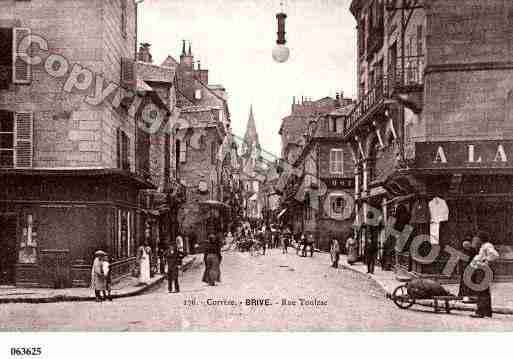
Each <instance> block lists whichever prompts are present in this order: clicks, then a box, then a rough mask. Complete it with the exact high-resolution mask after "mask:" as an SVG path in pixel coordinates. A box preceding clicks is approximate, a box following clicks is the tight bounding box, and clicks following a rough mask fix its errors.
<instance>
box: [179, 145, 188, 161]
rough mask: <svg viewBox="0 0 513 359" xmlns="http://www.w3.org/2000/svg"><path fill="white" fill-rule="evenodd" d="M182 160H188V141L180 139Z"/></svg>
mask: <svg viewBox="0 0 513 359" xmlns="http://www.w3.org/2000/svg"><path fill="white" fill-rule="evenodd" d="M180 162H181V163H185V162H187V141H180Z"/></svg>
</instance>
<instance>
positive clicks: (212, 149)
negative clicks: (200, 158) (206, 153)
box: [210, 141, 217, 165]
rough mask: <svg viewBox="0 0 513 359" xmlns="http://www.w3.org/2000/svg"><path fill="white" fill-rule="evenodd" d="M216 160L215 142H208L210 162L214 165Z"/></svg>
mask: <svg viewBox="0 0 513 359" xmlns="http://www.w3.org/2000/svg"><path fill="white" fill-rule="evenodd" d="M216 160H217V143H216V142H215V141H213V142H212V143H211V144H210V162H211V163H212V164H213V165H215V164H216Z"/></svg>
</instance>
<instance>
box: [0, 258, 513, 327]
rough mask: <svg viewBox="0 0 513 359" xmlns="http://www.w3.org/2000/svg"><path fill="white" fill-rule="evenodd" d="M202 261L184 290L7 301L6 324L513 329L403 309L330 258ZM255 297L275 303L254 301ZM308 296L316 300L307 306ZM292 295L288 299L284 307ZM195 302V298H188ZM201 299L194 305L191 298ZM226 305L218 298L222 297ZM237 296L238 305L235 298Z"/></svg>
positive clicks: (510, 323) (507, 323)
mask: <svg viewBox="0 0 513 359" xmlns="http://www.w3.org/2000/svg"><path fill="white" fill-rule="evenodd" d="M202 269H203V266H202V265H199V266H197V267H196V268H194V269H192V270H190V271H188V272H186V273H185V274H184V277H183V278H181V287H182V293H180V294H168V292H167V283H163V284H162V285H161V286H160V287H159V288H157V289H155V290H154V291H152V292H150V293H147V294H145V295H141V296H138V297H133V298H127V299H120V300H116V301H114V302H112V303H110V302H105V303H94V302H78V303H72V302H67V303H58V304H36V305H33V304H7V305H3V306H2V307H1V309H0V316H1V318H2V321H1V323H0V328H1V329H2V330H22V331H29V330H39V331H43V330H44V331H46V330H52V331H54V330H55V331H70V330H90V331H96V330H98V331H148V330H152V331H182V330H187V331H189V330H193V331H200V330H203V331H219V330H222V331H230V330H243V331H255V330H279V331H285V330H375V331H381V330H408V331H418V330H425V331H431V330H467V331H474V330H495V331H497V330H511V329H513V320H512V318H511V317H508V316H500V315H496V316H495V317H494V318H493V319H473V318H469V316H468V314H469V313H463V312H454V313H453V314H450V315H447V314H434V313H433V312H432V309H431V308H423V307H419V306H414V307H413V308H412V309H410V310H400V309H397V308H396V307H395V306H394V304H393V303H392V302H391V301H389V300H386V299H385V297H384V294H383V292H382V291H381V290H380V289H379V288H378V287H377V286H376V285H375V284H374V283H373V282H372V281H371V280H368V279H367V278H365V277H364V276H362V275H361V274H357V273H354V272H352V271H349V270H346V269H343V268H340V269H338V270H337V269H333V268H330V267H329V263H328V257H327V256H326V255H324V254H316V255H315V256H314V257H313V259H312V258H300V257H298V256H296V255H295V253H289V254H288V255H282V254H281V253H280V252H279V251H278V250H273V251H271V253H270V254H268V255H266V256H261V255H258V256H255V257H252V256H250V255H249V254H248V253H238V252H229V253H225V255H224V258H223V262H222V270H223V272H222V283H221V284H220V285H218V286H216V287H208V286H207V285H205V284H204V283H202V282H201V274H202ZM251 299H256V300H257V301H258V300H261V301H260V302H258V303H262V301H263V302H265V300H266V299H269V300H270V303H271V305H270V306H266V305H263V306H262V305H247V304H246V301H247V300H250V301H251ZM301 299H304V300H308V301H310V303H312V302H315V301H316V302H317V305H301V301H300V300H301ZM283 300H286V301H287V302H288V303H289V304H290V303H291V302H296V305H283V303H282V301H283ZM186 301H189V303H186ZM193 301H194V302H195V304H193V303H192V302H193ZM223 301H224V303H221V304H220V303H219V302H223ZM230 301H232V302H233V303H232V304H229V303H228V302H230Z"/></svg>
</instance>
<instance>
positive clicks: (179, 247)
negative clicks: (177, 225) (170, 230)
mask: <svg viewBox="0 0 513 359" xmlns="http://www.w3.org/2000/svg"><path fill="white" fill-rule="evenodd" d="M176 249H177V250H179V251H181V252H183V237H182V234H181V233H179V234H178V236H176Z"/></svg>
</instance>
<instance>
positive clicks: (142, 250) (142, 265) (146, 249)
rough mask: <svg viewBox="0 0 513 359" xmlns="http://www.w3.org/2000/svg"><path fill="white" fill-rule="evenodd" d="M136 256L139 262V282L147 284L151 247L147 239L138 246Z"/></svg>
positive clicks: (148, 280)
mask: <svg viewBox="0 0 513 359" xmlns="http://www.w3.org/2000/svg"><path fill="white" fill-rule="evenodd" d="M137 258H138V262H139V284H148V283H149V282H150V258H151V247H150V245H149V244H148V242H147V241H146V242H144V245H142V246H140V247H139V249H138V251H137Z"/></svg>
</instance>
